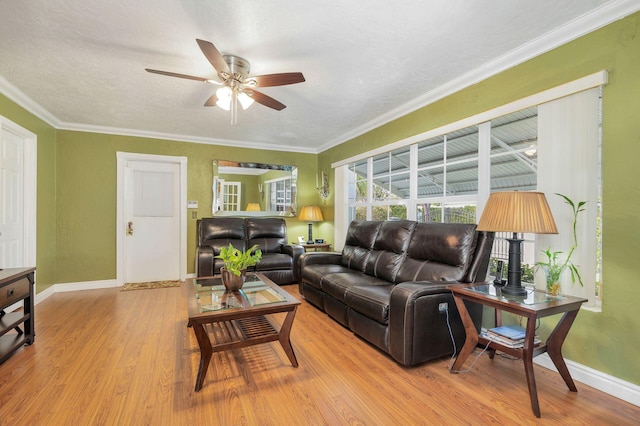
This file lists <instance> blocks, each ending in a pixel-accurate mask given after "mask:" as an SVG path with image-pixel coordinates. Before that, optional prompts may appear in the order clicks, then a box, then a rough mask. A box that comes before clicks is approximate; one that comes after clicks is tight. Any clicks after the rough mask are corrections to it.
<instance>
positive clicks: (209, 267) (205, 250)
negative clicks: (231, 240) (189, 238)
mask: <svg viewBox="0 0 640 426" xmlns="http://www.w3.org/2000/svg"><path fill="white" fill-rule="evenodd" d="M214 263H215V257H214V253H213V248H212V247H210V246H198V247H197V248H196V277H210V276H212V275H213V267H214Z"/></svg>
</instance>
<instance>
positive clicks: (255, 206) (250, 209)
mask: <svg viewBox="0 0 640 426" xmlns="http://www.w3.org/2000/svg"><path fill="white" fill-rule="evenodd" d="M247 211H248V212H259V211H260V204H258V203H249V204H247Z"/></svg>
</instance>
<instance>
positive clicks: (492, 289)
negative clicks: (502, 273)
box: [467, 284, 565, 305]
mask: <svg viewBox="0 0 640 426" xmlns="http://www.w3.org/2000/svg"><path fill="white" fill-rule="evenodd" d="M523 287H524V288H525V289H526V290H527V295H526V296H513V295H510V294H504V293H502V289H501V288H500V287H498V286H494V285H493V284H487V285H477V286H473V287H467V289H468V290H471V291H474V292H476V293H480V294H483V295H488V296H494V297H496V298H498V299H500V300H504V301H508V302H517V303H522V304H524V305H535V304H538V303H547V302H551V301H554V300H562V299H564V298H565V297H564V296H562V295H558V296H553V295H551V294H548V293H545V292H544V291H540V290H535V288H534V287H533V286H527V285H523Z"/></svg>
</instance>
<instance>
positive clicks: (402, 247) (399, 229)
mask: <svg viewBox="0 0 640 426" xmlns="http://www.w3.org/2000/svg"><path fill="white" fill-rule="evenodd" d="M416 224H417V223H416V222H414V221H411V220H391V221H386V222H383V224H382V226H380V230H379V231H378V236H377V237H376V240H375V242H374V244H373V250H372V251H371V254H370V255H369V258H368V259H367V264H366V266H365V273H367V274H369V275H373V276H374V277H377V278H381V279H383V280H386V281H389V282H392V283H393V282H395V278H396V275H397V274H398V270H399V268H400V265H401V264H402V261H403V259H404V256H405V255H404V253H405V251H406V250H407V247H408V246H409V242H410V241H411V234H412V233H413V230H414V228H415V227H416Z"/></svg>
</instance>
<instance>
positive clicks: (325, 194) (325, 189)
mask: <svg viewBox="0 0 640 426" xmlns="http://www.w3.org/2000/svg"><path fill="white" fill-rule="evenodd" d="M320 177H321V181H320V182H318V175H316V191H318V194H320V198H322V202H323V203H326V202H327V198H329V194H330V191H329V176H328V175H327V174H326V173H325V172H322V173H321V174H320Z"/></svg>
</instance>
